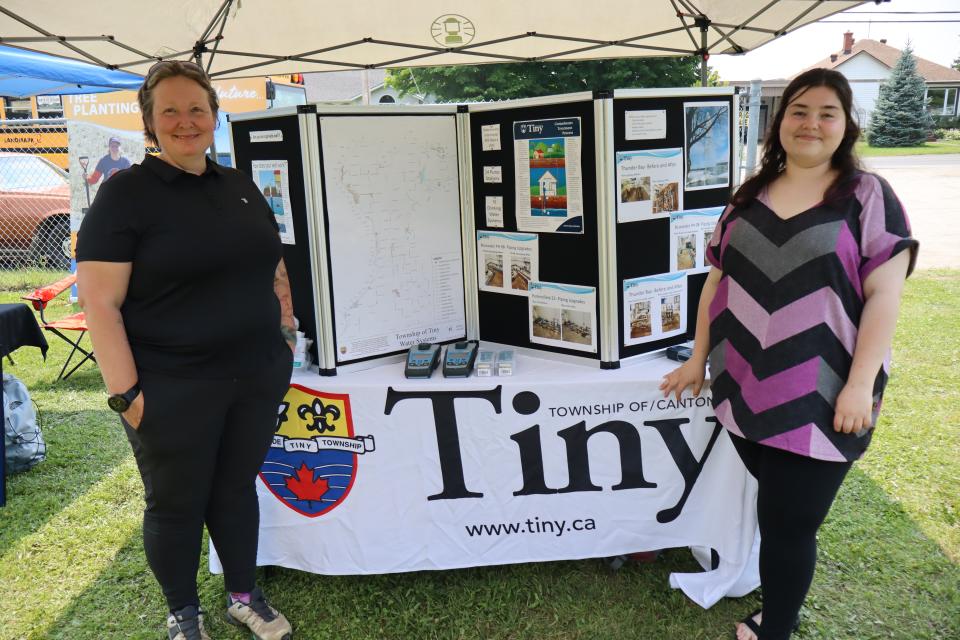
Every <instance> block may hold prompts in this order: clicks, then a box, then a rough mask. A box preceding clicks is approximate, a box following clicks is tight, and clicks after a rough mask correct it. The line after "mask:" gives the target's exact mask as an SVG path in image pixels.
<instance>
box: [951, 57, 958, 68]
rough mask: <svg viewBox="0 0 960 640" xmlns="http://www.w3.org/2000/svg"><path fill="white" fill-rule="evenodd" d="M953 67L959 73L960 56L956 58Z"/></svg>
mask: <svg viewBox="0 0 960 640" xmlns="http://www.w3.org/2000/svg"><path fill="white" fill-rule="evenodd" d="M952 66H953V68H954V69H956V70H957V71H960V56H957V57H956V58H954V60H953V65H952Z"/></svg>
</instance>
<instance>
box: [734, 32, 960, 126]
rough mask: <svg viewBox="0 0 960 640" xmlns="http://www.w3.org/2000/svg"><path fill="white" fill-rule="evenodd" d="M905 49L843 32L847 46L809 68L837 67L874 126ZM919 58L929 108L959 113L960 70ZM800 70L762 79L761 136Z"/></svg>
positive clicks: (865, 121)
mask: <svg viewBox="0 0 960 640" xmlns="http://www.w3.org/2000/svg"><path fill="white" fill-rule="evenodd" d="M901 53H902V51H901V50H900V49H897V48H896V47H891V46H889V45H888V44H887V41H886V40H880V41H877V40H868V39H865V40H860V41H859V42H856V41H854V38H853V33H852V32H850V31H847V32H846V33H844V34H843V47H842V48H841V49H840V50H839V51H838V52H837V53H832V54H830V55H829V56H828V57H826V58H824V59H823V60H820V61H819V62H817V63H815V64H812V65H810V66H809V67H807V69H803V71H807V70H808V69H815V68H817V67H825V68H827V69H836V70H837V71H839V72H840V73H842V74H843V75H844V76H846V78H847V80H848V81H849V82H850V87H851V89H853V101H854V109H855V110H856V112H857V117H858V118H859V122H860V126H861V127H868V126H870V116H871V115H872V114H873V110H874V106H875V104H876V102H877V98H878V97H879V96H880V85H881V84H883V83H884V82H885V81H886V80H887V78H889V77H890V73H891V72H892V71H893V67H894V66H895V65H896V64H897V59H898V58H899V57H900V54H901ZM914 57H915V58H916V60H917V73H919V74H920V76H921V77H922V78H923V79H924V81H925V82H926V84H927V98H928V105H927V109H928V110H929V111H930V113H931V114H933V115H934V116H935V117H956V116H957V115H958V112H957V103H958V99H957V94H958V93H960V71H957V70H956V69H951V68H950V67H945V66H943V65H939V64H937V63H935V62H931V61H929V60H925V59H924V58H920V57H918V56H914ZM803 71H800V72H798V73H797V74H795V75H794V76H791V78H788V79H786V80H783V79H778V80H764V81H763V82H762V83H761V93H760V95H761V99H760V139H761V140H762V139H763V136H764V134H765V132H766V130H767V127H768V126H769V120H770V118H772V117H773V113H775V112H776V109H777V108H778V107H779V106H780V98H781V96H783V90H784V89H785V88H786V86H787V84H788V83H789V82H790V80H791V79H792V78H793V77H795V76H796V75H799V74H800V73H803ZM730 84H731V85H733V86H735V87H737V88H738V89H740V90H741V91H748V90H749V88H750V82H749V81H736V82H731V83H730Z"/></svg>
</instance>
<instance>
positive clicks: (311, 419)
mask: <svg viewBox="0 0 960 640" xmlns="http://www.w3.org/2000/svg"><path fill="white" fill-rule="evenodd" d="M297 415H298V416H300V417H301V418H302V419H303V420H306V421H307V431H316V432H317V433H325V432H327V431H334V430H335V427H334V425H333V423H334V421H335V420H337V418H339V417H340V409H339V408H338V407H337V406H336V405H333V404H329V405H325V404H323V402H321V401H320V398H314V400H313V404H312V405H309V404H302V405H300V406H299V407H297Z"/></svg>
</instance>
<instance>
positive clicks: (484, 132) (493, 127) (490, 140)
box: [480, 124, 500, 151]
mask: <svg viewBox="0 0 960 640" xmlns="http://www.w3.org/2000/svg"><path fill="white" fill-rule="evenodd" d="M480 144H481V147H482V148H483V150H484V151H500V125H499V124H485V125H483V126H482V127H480Z"/></svg>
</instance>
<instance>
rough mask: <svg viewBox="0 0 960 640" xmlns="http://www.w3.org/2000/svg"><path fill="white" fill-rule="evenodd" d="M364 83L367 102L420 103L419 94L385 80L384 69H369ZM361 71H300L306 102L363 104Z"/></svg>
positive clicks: (421, 102)
mask: <svg viewBox="0 0 960 640" xmlns="http://www.w3.org/2000/svg"><path fill="white" fill-rule="evenodd" d="M366 73H367V84H368V86H369V87H370V104H424V102H426V100H425V99H424V97H423V96H417V95H412V94H408V95H405V96H403V97H402V98H401V97H400V94H399V92H398V91H397V90H396V89H394V88H393V87H388V86H387V85H386V84H385V81H386V78H387V71H386V69H369V70H367V71H366ZM363 74H364V71H330V72H325V73H305V74H303V85H304V87H306V89H307V102H318V103H321V104H363Z"/></svg>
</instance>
